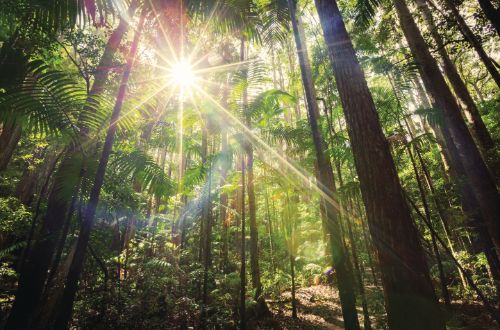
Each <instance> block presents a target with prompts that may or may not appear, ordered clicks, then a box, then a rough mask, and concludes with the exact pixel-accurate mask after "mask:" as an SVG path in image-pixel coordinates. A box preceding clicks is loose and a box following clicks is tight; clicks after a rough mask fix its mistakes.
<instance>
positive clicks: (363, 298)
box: [346, 198, 372, 330]
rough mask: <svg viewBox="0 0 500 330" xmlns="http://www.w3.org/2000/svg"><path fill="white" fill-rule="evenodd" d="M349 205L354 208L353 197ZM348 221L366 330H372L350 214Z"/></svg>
mask: <svg viewBox="0 0 500 330" xmlns="http://www.w3.org/2000/svg"><path fill="white" fill-rule="evenodd" d="M349 206H350V209H351V210H353V207H352V199H351V198H349ZM346 222H347V231H348V233H349V241H350V242H351V249H352V258H353V259H354V268H355V270H356V279H357V282H358V289H359V294H360V295H361V306H362V308H363V321H364V322H363V325H364V326H365V330H370V329H371V328H372V326H371V322H370V313H369V312H368V301H367V300H366V293H365V284H364V282H363V274H362V272H361V267H360V265H359V264H360V263H359V258H358V250H357V248H356V240H355V239H354V233H353V231H352V224H351V220H350V219H349V216H347V217H346Z"/></svg>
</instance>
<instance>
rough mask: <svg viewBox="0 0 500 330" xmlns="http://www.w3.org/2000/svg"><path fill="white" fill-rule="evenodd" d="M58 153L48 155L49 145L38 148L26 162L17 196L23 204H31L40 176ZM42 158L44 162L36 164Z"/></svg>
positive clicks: (17, 187) (18, 184) (17, 186)
mask: <svg viewBox="0 0 500 330" xmlns="http://www.w3.org/2000/svg"><path fill="white" fill-rule="evenodd" d="M56 155H57V153H56V152H54V153H51V154H49V155H47V147H45V148H41V149H40V148H37V150H36V151H35V152H34V154H33V159H32V160H31V161H29V162H28V164H26V168H25V169H24V171H23V175H22V177H21V180H19V182H18V183H17V185H16V191H15V196H16V197H17V198H19V200H20V201H21V202H22V203H23V204H25V205H30V204H31V202H32V201H33V194H34V191H35V186H36V183H37V180H38V178H40V177H41V176H42V174H43V172H44V171H45V169H46V168H47V167H49V166H50V164H51V163H52V158H54V157H55V156H56ZM42 159H44V161H43V164H40V165H37V164H35V162H36V161H40V160H42ZM33 167H34V168H33ZM42 177H43V176H42Z"/></svg>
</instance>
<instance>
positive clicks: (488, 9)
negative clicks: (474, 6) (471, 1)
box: [478, 0, 500, 37]
mask: <svg viewBox="0 0 500 330" xmlns="http://www.w3.org/2000/svg"><path fill="white" fill-rule="evenodd" d="M478 2H479V6H480V7H481V9H482V10H483V12H484V15H485V16H486V17H487V18H488V19H489V20H490V22H491V24H492V25H493V27H494V28H495V30H496V31H497V34H498V36H499V37H500V8H495V6H493V4H492V3H491V1H490V0H478Z"/></svg>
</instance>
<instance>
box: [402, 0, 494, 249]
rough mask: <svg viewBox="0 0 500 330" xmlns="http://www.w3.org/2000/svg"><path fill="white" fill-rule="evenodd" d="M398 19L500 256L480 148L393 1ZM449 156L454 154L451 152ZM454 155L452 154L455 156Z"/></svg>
mask: <svg viewBox="0 0 500 330" xmlns="http://www.w3.org/2000/svg"><path fill="white" fill-rule="evenodd" d="M393 3H394V5H395V7H396V11H397V13H398V16H399V20H400V25H401V28H402V30H403V33H404V34H405V37H406V40H407V41H408V44H409V46H410V49H411V51H412V53H413V55H414V57H415V60H416V61H417V65H418V68H419V70H420V73H421V75H422V78H423V80H424V85H425V87H426V89H427V90H428V92H429V94H430V95H431V96H432V98H433V103H434V104H435V107H436V108H438V109H439V110H440V111H441V112H442V113H443V117H444V125H443V126H444V127H443V133H444V137H445V141H446V145H447V147H448V149H449V150H450V148H452V147H455V148H456V151H457V153H458V154H457V156H458V157H457V158H458V159H454V158H455V157H452V162H453V161H454V160H455V162H454V164H453V166H454V167H455V168H458V167H460V166H463V168H464V171H465V174H466V176H467V177H466V178H465V179H466V181H468V183H469V184H470V188H472V189H471V190H472V193H473V194H474V196H475V198H476V201H477V202H478V205H479V208H480V212H481V215H482V218H483V219H484V221H485V222H486V223H485V224H486V225H487V227H488V231H489V233H490V235H491V238H492V241H493V243H494V244H495V246H496V249H497V255H500V223H499V221H498V215H499V214H500V195H499V193H498V190H497V187H496V184H495V182H494V180H493V179H492V178H491V175H490V172H489V170H488V168H487V167H486V164H485V163H484V160H483V158H482V157H481V154H480V153H479V150H478V149H477V147H476V145H475V143H474V140H473V139H472V136H471V135H470V132H469V130H468V128H467V126H466V124H465V121H464V119H463V117H462V114H461V112H460V109H459V108H458V105H457V103H456V102H455V98H454V97H453V94H452V93H451V91H450V89H449V88H448V85H447V84H446V81H445V80H444V78H443V76H442V75H441V72H440V70H439V67H438V65H437V63H436V61H435V59H434V58H433V57H432V55H431V53H430V52H429V48H428V47H427V45H426V43H425V41H424V39H423V38H422V35H421V34H420V31H419V30H418V28H417V25H416V24H415V21H414V20H413V17H412V16H411V14H410V11H409V9H408V7H407V5H406V3H405V1H404V0H393ZM450 153H453V152H452V151H451V150H450ZM452 156H453V155H452Z"/></svg>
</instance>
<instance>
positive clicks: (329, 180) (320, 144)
mask: <svg viewBox="0 0 500 330" xmlns="http://www.w3.org/2000/svg"><path fill="white" fill-rule="evenodd" d="M288 7H289V9H290V14H291V19H292V26H293V32H294V36H295V44H296V47H297V54H298V57H299V63H300V70H301V74H302V82H303V85H304V90H305V96H306V100H307V110H308V114H309V116H308V117H309V125H310V127H311V133H312V139H313V144H314V149H315V153H316V162H317V165H318V171H317V173H318V174H319V175H318V177H317V178H316V179H317V182H318V186H319V188H320V190H321V204H322V209H323V212H324V213H325V216H326V225H327V229H328V232H329V234H330V242H331V244H332V246H331V249H332V257H333V265H334V267H335V270H336V275H337V282H338V289H339V296H340V304H341V306H342V314H343V317H344V325H345V328H346V329H359V321H358V315H357V311H356V298H355V295H354V290H353V282H352V278H353V276H352V273H351V272H350V270H351V267H350V266H349V257H348V255H347V253H346V250H345V246H344V245H343V243H342V237H341V230H340V219H339V214H338V211H337V210H336V209H335V207H336V206H335V205H334V203H336V202H335V201H334V193H335V180H334V177H333V169H332V165H331V163H330V160H329V159H328V158H327V157H326V148H327V145H326V143H325V141H324V138H323V136H322V135H321V131H320V127H319V119H320V114H319V107H318V103H317V100H316V91H315V88H314V82H313V80H312V73H311V65H310V63H309V58H308V53H307V48H306V44H305V39H304V31H303V29H302V24H301V21H300V18H299V17H298V16H297V15H296V9H297V4H296V1H295V0H288Z"/></svg>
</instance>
